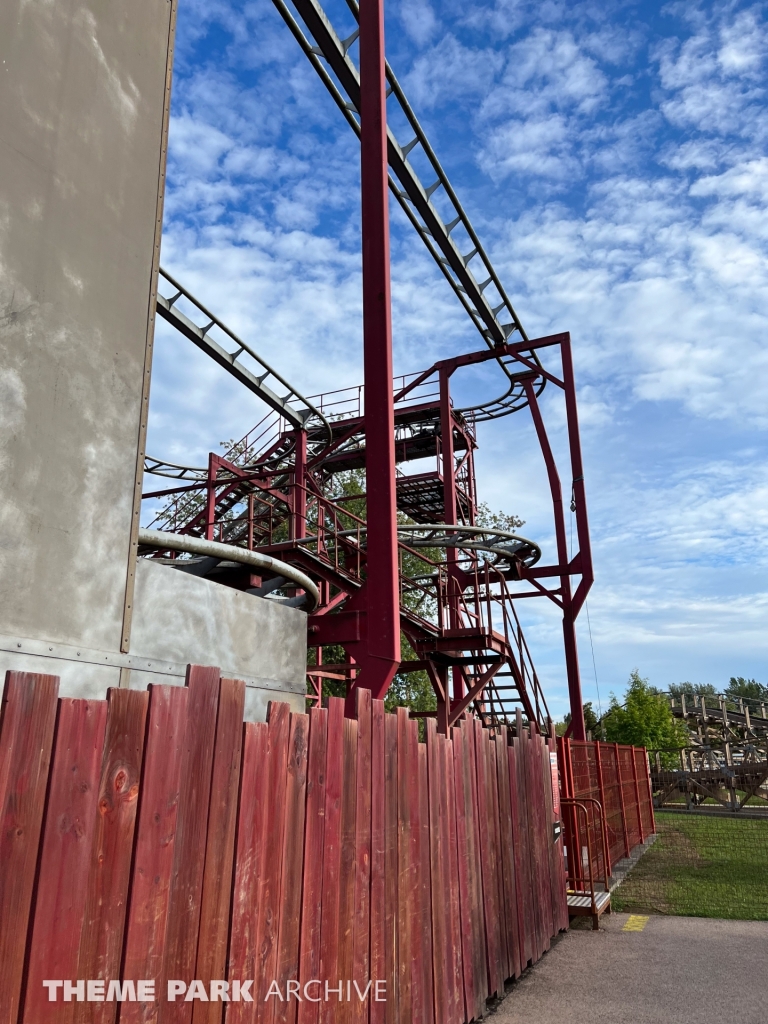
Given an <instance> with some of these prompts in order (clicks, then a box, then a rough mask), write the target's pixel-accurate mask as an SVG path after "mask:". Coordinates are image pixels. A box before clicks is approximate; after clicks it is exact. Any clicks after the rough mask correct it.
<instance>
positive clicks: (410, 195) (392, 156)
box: [157, 0, 546, 429]
mask: <svg viewBox="0 0 768 1024" xmlns="http://www.w3.org/2000/svg"><path fill="white" fill-rule="evenodd" d="M273 3H274V4H275V6H276V7H277V9H278V11H279V12H280V14H281V15H282V17H283V19H284V21H285V23H286V24H287V26H288V28H289V29H290V30H291V32H292V33H293V35H294V37H295V38H296V40H297V41H298V43H299V45H300V46H301V49H302V50H303V52H304V53H305V55H306V56H307V58H308V60H309V61H310V63H311V65H312V67H313V68H314V69H315V71H316V72H317V74H318V76H319V78H320V79H321V81H322V82H323V84H324V85H325V86H326V88H327V89H328V91H329V93H330V94H331V96H332V98H333V99H334V101H335V102H336V104H337V106H338V107H339V109H340V110H341V112H342V114H343V115H344V117H345V119H346V120H347V122H348V124H349V125H350V127H351V128H352V129H353V131H354V132H355V134H356V135H357V136H358V138H359V137H360V122H359V114H358V108H359V104H360V74H359V70H358V68H357V67H356V66H355V64H354V63H353V61H352V58H351V55H350V51H351V47H352V45H353V43H354V41H355V40H356V38H357V34H358V33H357V30H355V31H354V32H352V34H351V35H350V36H348V37H347V38H346V39H342V38H341V37H340V36H339V34H338V33H337V32H336V30H335V29H334V27H333V25H332V24H331V22H330V20H329V19H328V17H327V15H326V13H325V11H324V10H323V8H322V7H321V6H320V4H319V3H317V0H293V5H294V8H295V10H296V12H297V13H298V14H299V16H300V17H301V19H302V21H303V22H304V24H305V26H306V29H307V32H308V33H309V35H310V36H311V38H308V36H307V34H306V33H305V31H304V30H303V29H302V27H301V25H300V24H299V22H298V21H297V20H296V18H295V17H294V16H293V14H292V13H291V10H290V9H289V7H288V6H287V5H286V3H284V0H273ZM347 5H348V6H349V8H350V10H351V12H352V14H353V16H354V17H355V19H357V18H358V13H359V8H358V5H357V3H356V0H347ZM386 75H387V80H388V82H389V90H388V96H391V97H394V102H396V104H397V106H398V108H399V111H400V113H401V115H402V116H403V117H404V118H405V120H406V122H407V124H408V125H409V128H410V130H411V131H413V138H412V139H410V141H408V142H405V143H403V144H402V145H401V143H400V142H399V141H398V140H397V139H396V138H395V135H394V133H393V131H392V129H391V128H390V127H389V126H388V128H387V152H388V161H389V166H390V174H389V187H390V190H391V191H392V193H393V195H394V196H395V198H396V199H397V202H398V203H399V205H400V206H401V208H402V209H403V211H404V213H405V215H406V217H407V218H408V220H409V221H410V222H411V224H412V225H413V227H414V228H415V230H416V231H417V233H418V234H419V236H420V237H421V239H422V240H423V242H424V244H425V245H426V247H427V250H428V251H429V253H430V254H431V256H432V257H433V259H434V260H435V262H436V263H437V265H438V267H439V268H440V270H441V271H442V273H443V275H444V277H445V279H446V280H447V281H448V283H449V284H450V286H451V288H452V289H453V291H454V293H455V295H456V296H457V298H458V299H459V301H460V302H461V304H462V306H463V307H464V309H465V311H466V312H467V314H468V315H469V317H470V319H471V320H472V322H473V324H474V325H475V327H476V328H477V330H478V331H479V333H480V334H481V336H482V337H483V340H484V341H485V343H486V344H487V345H488V347H489V348H490V349H491V350H492V351H493V350H494V349H495V348H497V347H499V346H503V345H505V344H507V343H508V342H509V340H510V338H511V337H512V335H514V334H515V333H517V334H518V335H519V336H520V338H521V339H522V340H523V341H528V335H527V334H526V333H525V329H524V328H523V325H522V324H521V322H520V319H519V317H518V315H517V313H516V312H515V310H514V307H513V306H512V303H511V301H510V299H509V297H508V295H507V293H506V291H505V290H504V287H503V285H502V283H501V281H500V279H499V276H498V274H497V273H496V270H495V269H494V267H493V264H492V263H491V260H490V258H489V257H488V254H487V253H486V251H485V249H484V248H483V245H482V243H481V241H480V239H479V238H478V236H477V233H476V232H475V229H474V228H473V226H472V224H471V222H470V220H469V217H468V216H467V213H466V211H465V210H464V207H463V206H462V204H461V202H460V201H459V199H458V197H457V195H456V193H455V191H454V189H453V186H452V185H451V183H450V181H449V180H448V176H447V175H446V173H445V171H444V170H443V168H442V166H441V164H440V161H439V160H438V158H437V156H436V154H435V152H434V150H433V149H432V146H431V145H430V142H429V140H428V138H427V136H426V134H425V132H424V129H423V128H422V126H421V125H420V124H419V121H418V119H417V118H416V115H415V113H414V112H413V109H412V107H411V105H410V103H409V102H408V100H407V98H406V96H405V93H404V92H403V90H402V87H401V86H400V84H399V82H398V80H397V78H396V77H395V74H394V72H393V71H392V68H391V67H390V66H389V64H387V65H386ZM414 150H416V151H418V152H420V153H421V154H422V156H423V158H424V159H425V160H426V163H427V166H428V167H429V168H430V175H434V181H432V182H431V184H428V185H425V184H424V182H423V181H422V180H421V178H420V176H419V174H418V172H417V170H416V169H415V168H414V166H413V164H412V163H411V161H410V160H409V156H410V154H411V153H412V152H413V151H414ZM437 196H440V197H441V200H442V202H441V206H442V211H443V212H442V213H441V211H440V210H438V208H437V206H436V205H435V199H436V198H437ZM446 211H447V212H446ZM462 250H465V251H462ZM470 263H471V264H472V266H471V267H470ZM160 274H161V278H162V281H161V287H162V290H163V292H167V293H168V294H162V293H161V292H160V291H158V297H157V312H158V314H159V316H161V317H163V319H165V320H167V321H168V322H169V323H170V324H172V325H173V326H174V327H175V328H176V329H177V330H178V331H179V332H180V333H181V334H183V335H184V336H185V337H186V338H188V339H189V340H190V341H192V342H193V343H194V344H195V345H197V346H198V348H200V349H201V350H202V351H203V352H205V353H206V354H207V355H209V356H210V357H211V358H212V359H213V360H215V362H217V363H218V364H219V365H220V366H222V367H223V368H224V369H225V370H227V371H228V372H229V373H231V374H232V375H233V376H234V377H235V378H236V379H237V380H238V381H239V382H240V383H241V384H243V385H244V386H245V387H247V388H248V389H249V390H250V391H252V392H253V393H254V394H256V395H258V397H259V398H261V399H262V400H263V401H264V402H266V404H267V405H268V406H270V408H272V409H274V410H276V411H277V412H279V413H281V415H283V416H284V417H285V419H286V420H287V422H288V423H289V424H291V426H293V427H294V428H298V429H301V428H304V427H306V426H307V425H308V423H312V422H314V423H324V424H325V425H326V426H327V421H326V420H325V418H324V417H323V416H322V414H321V413H319V412H318V410H317V409H315V408H314V407H313V406H312V405H311V403H309V402H308V401H307V399H305V398H304V397H303V396H302V395H301V394H300V392H299V391H297V390H296V389H295V388H293V387H292V386H291V385H290V384H289V383H288V382H287V381H286V380H285V378H284V377H282V376H281V375H280V374H279V373H278V372H277V371H276V370H274V369H273V368H272V367H271V366H270V365H269V364H268V363H267V362H266V361H265V360H264V359H263V358H262V357H261V356H259V355H258V354H257V353H256V352H255V351H254V350H253V349H252V348H250V347H249V346H248V345H247V344H246V343H245V342H243V341H242V340H241V339H240V338H239V337H238V336H237V335H236V334H235V333H234V332H233V331H232V330H231V329H230V328H229V327H227V326H226V325H225V324H224V323H222V321H221V320H219V319H218V318H217V317H216V316H215V315H214V314H213V313H211V312H210V311H209V310H208V309H206V307H205V306H203V304H202V303H201V302H200V301H199V300H198V299H196V298H195V297H194V296H193V295H192V294H191V293H190V292H189V291H188V290H187V289H186V288H185V287H184V286H183V285H181V284H179V282H178V281H177V280H175V279H174V278H173V277H172V276H171V275H170V274H169V273H168V272H167V271H165V270H162V269H161V271H160ZM168 286H170V288H169V287H168ZM179 300H185V302H186V303H187V304H188V305H187V307H186V308H187V309H188V313H185V312H183V311H182V310H180V309H179V308H178V306H177V303H179ZM188 314H189V315H188ZM196 321H202V323H197V322H196ZM212 329H218V331H219V332H221V334H223V336H224V337H223V338H222V340H221V341H217V340H216V339H215V337H213V336H212V333H213V334H215V333H216V331H215V330H213V332H212ZM231 344H234V345H235V349H234V351H231V350H230V348H231ZM228 345H229V346H230V347H228ZM244 356H247V357H250V360H252V361H253V362H255V364H256V370H255V372H254V369H252V368H250V367H249V366H248V365H246V363H245V361H244ZM496 362H497V363H498V365H499V367H500V368H501V370H502V372H503V374H504V376H505V377H506V387H505V390H504V392H503V393H502V394H500V395H498V396H497V397H496V398H493V399H491V400H490V401H485V402H480V403H479V404H477V405H474V406H471V407H467V408H465V409H461V410H458V411H460V412H463V413H469V414H471V416H472V418H473V419H474V421H475V422H483V421H486V420H491V419H498V418H499V417H501V416H507V415H509V414H510V413H512V412H515V411H517V410H518V409H522V408H524V407H525V406H526V405H527V404H528V400H527V398H526V394H525V388H524V385H523V383H522V381H521V379H520V373H519V371H523V372H525V373H526V375H529V374H528V373H527V371H529V370H530V369H531V367H534V368H535V367H536V366H540V361H539V357H538V355H537V354H536V352H534V351H531V352H527V351H525V350H523V351H521V352H520V353H519V358H518V357H517V356H510V355H506V354H505V355H501V354H500V355H499V356H498V357H497V359H496ZM545 384H546V377H545V376H544V375H542V376H540V377H539V379H538V380H537V382H536V393H537V394H539V393H540V392H541V391H542V390H543V388H544V386H545ZM276 385H279V386H280V387H281V388H283V389H285V393H284V394H283V395H279V394H277V391H276V390H275V386H276Z"/></svg>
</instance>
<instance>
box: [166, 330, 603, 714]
mask: <svg viewBox="0 0 768 1024" xmlns="http://www.w3.org/2000/svg"><path fill="white" fill-rule="evenodd" d="M523 349H524V351H525V353H526V354H525V355H522V354H521V350H523ZM529 352H535V353H536V354H537V355H541V356H543V357H544V358H542V364H543V363H544V362H546V364H547V366H554V365H555V364H556V363H559V368H558V369H557V371H555V370H554V369H544V366H543V365H541V366H540V365H539V364H538V363H537V362H534V361H532V360H531V359H530V358H529V356H528V354H527V353H529ZM495 354H496V353H495V352H494V351H491V350H485V351H481V352H476V353H472V354H469V355H465V356H458V357H456V358H454V359H449V360H444V361H441V362H439V363H436V364H435V365H434V366H432V367H430V369H429V370H427V371H425V372H424V373H422V374H414V375H411V376H410V377H408V378H399V379H397V380H396V381H395V387H394V395H393V398H394V422H395V429H394V437H393V446H394V452H395V458H396V461H397V476H396V499H397V508H398V525H397V558H398V590H399V597H400V608H399V618H400V629H401V630H402V633H403V634H404V636H405V637H406V638H407V640H408V642H409V644H410V646H411V648H412V650H413V652H414V656H413V657H411V658H409V659H408V660H406V661H403V662H401V663H400V664H399V666H397V668H398V671H399V672H403V673H408V672H414V671H419V670H426V671H427V672H428V674H429V677H430V679H431V681H432V685H433V687H434V690H435V694H436V698H437V718H438V725H439V728H440V729H441V730H442V731H445V729H446V728H447V727H448V726H450V725H452V724H453V723H454V722H455V721H456V720H457V719H458V718H459V717H460V716H461V715H462V714H463V713H464V712H466V711H469V712H476V713H478V714H479V715H480V716H481V717H483V718H484V719H486V720H488V721H494V720H496V721H498V720H504V721H506V720H510V719H511V718H512V716H513V714H514V706H515V705H517V704H521V705H522V708H523V710H524V712H525V714H526V716H527V717H528V718H529V719H530V720H533V721H537V722H539V723H540V724H541V726H542V727H543V728H546V727H547V719H548V717H549V716H548V711H547V707H546V702H545V700H544V696H543V694H542V691H541V687H540V685H539V681H538V678H537V675H536V671H535V668H534V667H533V663H532V660H531V657H530V653H529V650H528V646H527V644H526V641H525V638H524V636H523V632H522V629H521V627H520V622H519V619H518V616H517V612H516V610H515V602H516V601H518V600H522V599H523V598H531V597H545V598H547V599H548V600H550V601H551V602H552V603H554V604H555V605H556V606H557V607H558V609H559V610H560V611H561V613H562V619H563V631H564V639H565V651H566V663H567V670H568V679H569V685H570V686H571V692H572V694H579V692H580V691H579V677H578V660H577V656H576V640H575V628H574V624H575V618H576V615H577V614H578V611H579V608H580V607H581V605H582V603H583V601H584V598H585V597H586V593H587V591H588V589H589V586H590V583H591V580H592V568H591V555H590V547H589V533H588V526H587V514H586V505H585V499H584V482H583V473H582V466H581V456H580V448H579V436H578V423H577V419H576V403H575V388H574V379H573V366H572V362H571V353H570V338H569V336H568V335H567V334H559V335H553V336H551V337H546V338H540V339H537V340H533V341H527V342H524V343H520V344H517V345H507V346H505V353H504V354H506V355H508V356H510V357H512V358H516V359H518V360H519V365H520V374H519V377H520V380H521V383H522V384H523V386H524V387H525V389H526V393H527V396H528V402H529V406H528V407H529V409H530V413H531V418H532V421H533V424H534V427H535V432H536V436H537V438H538V441H539V444H540V447H541V452H542V456H543V459H544V463H545V466H546V469H547V474H548V480H549V486H550V491H551V497H552V502H553V510H554V516H555V536H556V552H557V558H556V559H555V560H554V561H553V562H550V563H548V564H543V563H542V561H541V559H540V552H539V549H538V547H537V545H535V544H534V543H533V542H530V541H526V540H525V538H522V537H519V536H505V535H504V531H501V530H496V529H494V528H483V527H481V526H479V525H478V524H477V513H478V497H477V489H476V482H475V470H474V455H475V451H476V449H477V431H476V425H475V423H474V422H473V419H472V416H471V414H466V413H461V412H459V411H457V410H456V409H455V408H454V406H453V404H452V401H451V395H450V384H451V378H452V376H453V375H454V374H455V373H456V372H457V371H459V370H460V369H461V368H462V367H466V366H468V365H470V364H475V363H478V362H481V361H484V360H488V359H493V358H494V356H495ZM553 356H554V357H555V358H552V357H553ZM557 356H559V359H558V358H557ZM544 378H545V379H546V380H547V382H548V384H550V385H553V386H554V387H556V388H557V389H558V390H560V391H562V392H563V396H564V406H565V412H566V422H567V428H568V439H569V447H570V465H569V466H568V467H567V472H566V473H564V474H563V476H564V477H565V479H567V480H568V482H569V483H570V485H571V486H570V494H567V495H566V497H565V501H568V502H569V504H570V506H571V508H572V509H573V511H574V513H575V524H576V537H577V539H578V545H577V550H576V551H575V553H574V554H573V556H572V557H570V558H569V553H568V544H567V533H566V516H567V511H566V509H565V507H564V497H563V488H562V485H561V472H560V471H559V469H558V466H557V464H556V460H555V457H554V454H553V450H552V446H551V444H550V441H549V436H548V433H547V430H546V426H545V423H544V415H543V412H542V409H541V405H540V401H539V398H538V396H537V390H538V389H537V383H540V382H541V380H542V379H544ZM364 394H365V391H364V388H354V389H348V390H346V391H340V392H336V393H332V394H329V395H321V396H318V397H316V398H314V399H313V402H314V405H315V406H316V408H318V409H319V410H320V411H321V412H322V413H323V414H324V415H325V417H326V419H327V422H328V424H329V429H326V428H325V426H322V425H318V426H314V427H310V428H308V429H306V430H296V429H293V428H292V427H291V426H290V425H286V423H285V420H284V419H283V418H282V417H281V416H280V415H279V414H278V413H276V412H275V413H270V414H269V415H268V416H267V417H265V419H264V420H262V421H261V423H259V424H258V425H257V426H256V427H254V429H253V430H252V431H250V432H249V433H248V434H247V435H246V436H245V437H244V438H242V439H241V440H240V441H239V442H238V443H237V444H236V445H234V446H233V447H232V449H231V450H230V451H228V452H227V453H226V455H225V456H219V455H215V454H211V455H210V457H209V465H208V470H207V473H206V474H205V477H204V478H202V477H201V478H198V479H194V480H191V481H188V482H184V483H181V485H180V486H178V487H175V488H171V489H166V490H164V491H160V492H154V493H151V494H148V495H146V497H161V496H162V497H168V498H169V503H168V504H167V506H166V507H165V509H164V511H163V512H162V513H161V515H160V516H159V517H158V519H157V520H156V521H155V522H154V523H153V524H152V525H153V526H155V527H157V528H160V529H166V530H171V531H173V532H175V533H181V534H189V535H191V536H198V537H205V538H207V539H209V540H216V541H220V542H224V543H227V544H234V545H238V546H245V547H248V548H250V549H257V550H258V551H260V552H263V553H265V554H269V555H272V556H273V557H275V558H278V559H280V560H282V561H284V562H288V563H289V564H291V565H294V566H296V567H297V568H299V569H301V570H302V571H304V572H305V573H307V574H308V575H310V576H311V577H312V578H313V579H314V580H316V581H317V583H318V585H319V589H320V592H321V605H320V607H319V608H318V609H317V610H316V611H315V612H314V613H313V614H311V615H310V617H309V645H310V647H311V648H312V649H313V650H314V652H315V658H314V664H313V665H310V666H309V668H308V679H309V682H310V687H309V689H310V699H312V700H314V701H315V702H319V700H320V697H321V692H322V680H323V679H333V680H344V681H346V683H347V685H348V692H349V693H350V694H353V693H354V690H355V689H356V688H357V684H359V680H360V675H361V672H360V666H361V665H362V664H364V662H365V657H366V655H367V653H368V651H369V649H370V638H371V619H370V614H369V609H368V605H367V602H366V600H365V592H366V583H367V581H368V565H369V536H368V520H369V516H367V515H366V508H367V505H368V504H369V500H370V499H369V498H368V497H367V495H366V494H365V493H363V492H362V491H361V490H360V488H359V487H358V488H357V489H356V488H354V487H352V488H350V487H349V481H350V479H353V480H354V479H357V478H356V477H354V475H353V474H354V472H355V471H361V470H362V469H363V468H364V466H365V461H366V438H367V432H366V420H365V403H364ZM518 420H519V417H518ZM425 460H431V468H429V469H427V470H426V471H425V468H424V467H425ZM411 464H417V465H415V469H417V470H418V471H417V472H413V471H409V470H411ZM427 465H428V463H427ZM359 479H361V480H362V476H360V477H359ZM345 485H346V487H345ZM345 490H346V493H344V492H345ZM213 561H215V560H209V562H213ZM176 564H177V566H178V567H179V568H181V567H182V566H184V568H185V569H187V570H192V571H196V572H199V573H200V574H201V575H207V576H208V577H209V578H212V579H218V580H219V581H220V582H223V583H226V584H227V585H229V586H234V587H237V588H238V589H241V590H246V591H250V592H251V593H256V594H257V595H259V596H262V597H265V598H268V599H272V600H280V601H283V602H286V603H291V604H297V605H301V604H302V603H303V601H304V598H303V594H302V592H301V591H299V590H297V589H296V588H295V587H291V586H289V585H286V581H285V580H284V579H281V578H280V577H279V576H277V577H276V576H274V575H273V576H270V574H268V573H266V574H262V575H258V576H257V575H254V573H253V572H251V571H250V570H249V568H248V567H246V566H235V565H232V564H228V563H226V562H223V563H218V564H201V563H200V562H198V561H197V560H194V559H193V560H191V561H189V562H176ZM572 577H577V578H578V580H579V582H578V585H577V586H576V588H575V591H574V590H573V589H572V585H571V578H572ZM340 652H341V657H339V654H340Z"/></svg>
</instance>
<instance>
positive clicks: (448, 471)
mask: <svg viewBox="0 0 768 1024" xmlns="http://www.w3.org/2000/svg"><path fill="white" fill-rule="evenodd" d="M452 373H453V368H452V367H451V366H441V367H440V452H441V454H442V468H443V522H445V523H446V524H447V525H450V526H454V525H455V524H456V468H455V460H454V453H453V413H452V410H451V387H450V380H451V374H452ZM445 560H446V563H447V568H448V625H449V627H450V628H451V629H458V628H459V626H460V625H461V622H460V617H459V599H460V595H461V585H460V584H459V581H458V575H457V569H458V557H457V555H456V548H446V551H445ZM452 679H453V700H454V701H460V700H461V699H462V697H463V696H464V692H465V687H464V676H463V675H462V672H461V669H460V668H459V667H458V666H454V668H453V671H452ZM446 699H448V700H449V702H450V698H449V697H448V695H447V694H446ZM449 718H450V715H449Z"/></svg>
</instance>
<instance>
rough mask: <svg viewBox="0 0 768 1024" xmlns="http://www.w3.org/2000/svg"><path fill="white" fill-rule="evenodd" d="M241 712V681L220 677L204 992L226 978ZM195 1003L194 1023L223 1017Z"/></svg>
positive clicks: (215, 1007) (203, 914) (199, 972)
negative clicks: (215, 981)
mask: <svg viewBox="0 0 768 1024" xmlns="http://www.w3.org/2000/svg"><path fill="white" fill-rule="evenodd" d="M244 710H245V683H244V682H242V680H239V679H222V680H221V683H220V687H219V708H218V714H217V716H216V742H215V747H214V752H213V766H212V774H211V789H210V803H209V811H208V836H207V841H206V850H205V873H204V875H203V884H202V899H201V904H200V928H199V936H198V942H197V967H196V969H195V978H197V979H198V980H199V981H202V982H203V984H204V985H205V986H206V988H208V989H209V991H210V988H209V986H210V982H211V981H212V980H214V979H216V980H220V979H224V978H225V977H226V967H227V941H228V939H229V922H230V910H231V899H232V871H233V863H232V861H233V856H234V850H235V829H236V826H237V793H238V788H239V783H240V760H241V755H242V744H243V712H244ZM302 806H303V804H302ZM297 845H298V844H297ZM299 848H300V847H299ZM297 927H298V925H297ZM194 1007H195V1009H194V1013H193V1016H192V1020H193V1022H194V1024H219V1022H220V1021H221V1020H222V1017H223V1013H224V1005H223V1003H221V1002H218V1001H217V1002H209V1003H206V1002H198V1001H197V1000H196V1001H195V1003H194Z"/></svg>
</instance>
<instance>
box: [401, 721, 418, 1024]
mask: <svg viewBox="0 0 768 1024" xmlns="http://www.w3.org/2000/svg"><path fill="white" fill-rule="evenodd" d="M408 726H409V719H408V709H407V708H398V709H397V960H398V963H397V967H398V982H397V990H398V1001H399V1012H400V1018H401V1019H405V1020H408V1021H411V1020H412V1019H413V1017H412V1014H413V1004H412V1000H411V966H412V965H411V957H412V952H411V921H410V916H411V911H412V909H413V907H412V903H411V900H412V888H413V882H412V873H413V869H414V868H413V863H412V850H411V807H410V786H409V782H410V773H411V772H412V770H413V766H412V764H411V758H410V743H409V731H410V730H409V728H408Z"/></svg>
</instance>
